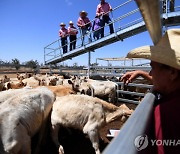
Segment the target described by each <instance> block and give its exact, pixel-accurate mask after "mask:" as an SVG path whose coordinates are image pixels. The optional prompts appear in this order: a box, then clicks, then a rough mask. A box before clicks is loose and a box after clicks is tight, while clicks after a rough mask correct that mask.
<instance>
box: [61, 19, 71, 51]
mask: <svg viewBox="0 0 180 154" xmlns="http://www.w3.org/2000/svg"><path fill="white" fill-rule="evenodd" d="M60 26H61V29H60V30H59V36H60V37H61V46H62V48H63V54H65V53H67V50H68V49H67V43H68V41H67V36H68V35H69V34H68V30H67V29H66V28H65V26H66V24H64V23H63V22H62V23H61V24H60Z"/></svg>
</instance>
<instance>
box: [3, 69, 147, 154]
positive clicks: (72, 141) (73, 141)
mask: <svg viewBox="0 0 180 154" xmlns="http://www.w3.org/2000/svg"><path fill="white" fill-rule="evenodd" d="M26 71H27V72H26ZM82 71H84V70H80V72H82ZM48 72H49V69H48V68H46V69H42V70H40V74H36V77H38V78H39V77H40V76H43V77H45V76H46V75H45V73H48ZM102 72H103V71H102V70H101V71H100V73H101V74H102ZM111 72H112V73H113V72H114V70H113V71H111ZM17 73H19V74H20V76H21V75H22V76H23V75H25V74H26V73H27V74H33V70H27V68H26V69H24V68H20V70H18V72H17V70H15V69H11V70H9V68H8V69H6V68H3V70H1V74H0V78H3V77H4V75H7V77H8V78H10V81H12V82H17V81H19V80H18V79H17ZM53 73H54V74H51V76H50V75H48V77H49V78H52V77H53V76H56V77H57V74H58V73H59V70H53ZM60 73H62V74H63V73H68V75H70V74H71V73H72V74H73V70H68V71H67V69H65V71H64V72H63V71H62V72H60ZM84 73H87V72H86V70H85V71H84V72H83V73H82V74H84ZM108 73H109V72H108ZM79 74H80V75H81V76H79V78H82V74H81V73H79ZM109 74H110V73H109ZM117 74H118V73H117ZM106 75H107V71H106ZM58 76H60V75H58ZM72 76H73V75H72ZM72 76H71V77H72ZM99 76H100V75H99V74H98V76H97V72H96V75H94V77H95V78H99ZM92 77H93V76H92ZM103 77H104V76H103ZM24 78H26V77H24ZM30 78H32V77H30ZM110 78H112V75H110ZM36 79H37V78H36ZM101 79H102V78H101ZM116 79H118V78H116ZM23 80H24V81H27V82H28V79H23ZM97 81H98V80H97ZM117 81H118V82H117ZM98 82H100V83H101V82H112V81H98ZM139 82H141V83H142V80H140V81H137V83H136V84H137V86H139V87H143V84H139ZM113 83H115V84H116V85H117V86H116V89H115V90H116V91H115V93H116V95H115V97H116V101H115V102H114V103H115V106H117V107H118V106H120V105H122V104H123V102H126V105H127V107H128V108H129V109H132V110H134V109H135V108H136V106H137V104H138V103H139V100H138V99H139V97H134V96H135V95H137V96H143V93H145V92H144V91H143V93H138V92H137V91H136V90H137V89H136V88H130V89H127V87H124V85H123V84H122V82H119V80H116V82H113ZM30 84H31V83H30ZM136 84H135V85H134V84H130V86H131V87H135V86H136ZM50 85H51V84H50ZM29 86H30V85H29ZM33 86H34V83H33ZM38 86H39V85H38ZM146 86H147V85H145V87H146ZM34 87H37V86H36V85H35V86H34ZM51 87H57V86H56V85H53V86H51ZM147 88H150V87H147ZM51 89H53V88H51ZM127 90H128V91H129V92H128V91H127ZM125 91H127V92H126V93H125ZM130 91H131V92H130ZM136 93H137V94H136ZM129 94H130V95H129ZM120 97H121V98H120ZM101 98H102V97H101ZM102 99H103V98H102ZM130 99H131V100H130ZM105 100H106V101H108V99H107V98H105ZM128 100H129V101H128ZM126 120H127V117H124V116H123V117H122V116H121V117H119V118H116V119H115V120H114V121H112V122H109V123H107V124H106V125H105V126H104V127H102V128H101V129H100V130H99V134H100V138H99V139H100V141H99V148H100V151H103V150H104V149H105V147H106V146H107V145H108V144H109V143H110V142H111V140H112V137H107V134H109V130H110V129H115V130H119V129H120V128H121V127H122V126H123V124H124V122H125V121H126ZM48 127H49V126H48ZM68 129H70V130H71V131H70V133H69V130H67V128H65V127H64V128H61V129H60V130H59V132H60V133H59V134H61V135H60V136H59V141H60V144H62V146H63V147H64V151H65V153H67V154H68V153H69V154H74V153H79V154H81V153H82V154H84V153H87V154H88V153H94V149H93V147H92V143H91V142H90V140H89V138H88V136H87V135H84V134H83V133H82V131H79V130H77V129H74V128H68ZM46 131H47V132H48V133H46V135H45V136H44V137H45V140H46V141H47V140H48V141H47V142H44V144H42V145H41V148H40V152H39V153H43V154H46V153H47V154H48V153H53V154H56V153H58V152H57V150H56V146H55V145H54V143H53V141H52V139H51V135H50V128H47V130H46ZM36 138H38V134H36V135H35V136H34V137H32V151H33V152H34V150H35V149H36V148H37V147H36V143H37V139H36ZM77 140H78V142H77ZM82 145H83V146H82ZM69 147H71V148H69ZM79 149H81V150H79Z"/></svg>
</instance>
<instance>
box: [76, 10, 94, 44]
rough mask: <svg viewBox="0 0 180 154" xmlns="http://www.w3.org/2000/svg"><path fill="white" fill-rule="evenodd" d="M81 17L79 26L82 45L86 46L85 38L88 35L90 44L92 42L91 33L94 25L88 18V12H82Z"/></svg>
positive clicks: (78, 22)
mask: <svg viewBox="0 0 180 154" xmlns="http://www.w3.org/2000/svg"><path fill="white" fill-rule="evenodd" d="M79 15H80V17H79V18H78V21H77V26H78V27H79V28H80V32H81V37H82V45H84V36H85V35H86V34H87V35H88V38H89V42H92V38H91V33H90V30H91V27H92V24H91V22H90V20H89V18H88V17H87V15H88V13H87V12H86V11H81V12H80V13H79Z"/></svg>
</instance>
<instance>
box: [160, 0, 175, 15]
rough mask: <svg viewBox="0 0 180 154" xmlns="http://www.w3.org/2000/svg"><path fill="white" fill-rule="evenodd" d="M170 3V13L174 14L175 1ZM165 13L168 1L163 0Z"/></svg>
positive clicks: (172, 0)
mask: <svg viewBox="0 0 180 154" xmlns="http://www.w3.org/2000/svg"><path fill="white" fill-rule="evenodd" d="M168 1H169V11H170V12H174V0H168ZM162 5H163V13H166V0H163V4H162Z"/></svg>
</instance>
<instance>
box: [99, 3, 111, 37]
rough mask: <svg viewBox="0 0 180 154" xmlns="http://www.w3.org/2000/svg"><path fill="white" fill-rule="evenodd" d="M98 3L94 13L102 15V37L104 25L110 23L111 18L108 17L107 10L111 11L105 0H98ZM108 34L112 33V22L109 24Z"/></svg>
mask: <svg viewBox="0 0 180 154" xmlns="http://www.w3.org/2000/svg"><path fill="white" fill-rule="evenodd" d="M100 1H101V2H100V4H98V6H97V9H96V15H97V16H99V17H100V16H102V27H103V28H102V37H104V26H105V24H109V23H111V22H112V21H111V19H110V17H109V12H110V11H112V7H111V5H110V4H109V3H107V2H105V0H100ZM109 28H110V34H112V33H114V27H113V24H112V23H111V24H109Z"/></svg>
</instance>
